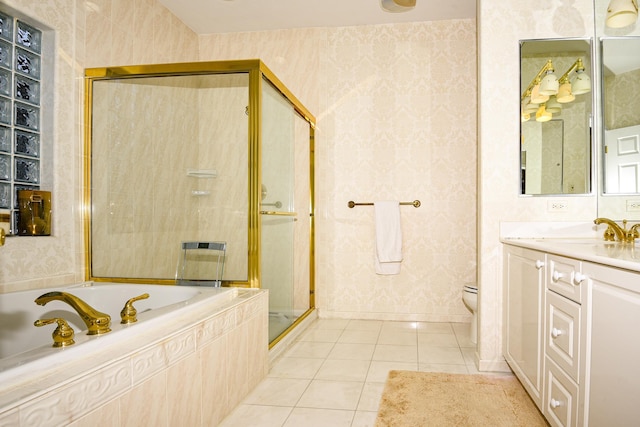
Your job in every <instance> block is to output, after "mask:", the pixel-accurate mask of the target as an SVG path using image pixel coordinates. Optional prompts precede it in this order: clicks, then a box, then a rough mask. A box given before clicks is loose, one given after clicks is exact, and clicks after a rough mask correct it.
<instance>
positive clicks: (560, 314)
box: [541, 254, 587, 427]
mask: <svg viewBox="0 0 640 427" xmlns="http://www.w3.org/2000/svg"><path fill="white" fill-rule="evenodd" d="M582 268H583V263H582V262H581V261H579V260H575V259H571V258H566V257H561V256H558V255H553V254H547V282H546V283H547V289H546V293H545V299H546V304H545V339H544V350H545V351H544V353H545V365H544V385H545V387H544V392H543V397H542V402H543V403H542V407H541V410H542V413H543V414H544V415H545V417H546V418H547V421H549V423H550V424H551V425H553V426H562V427H565V426H578V425H582V422H581V420H580V418H582V415H583V414H582V412H581V407H582V402H583V399H581V394H580V393H581V391H582V389H581V384H582V383H584V360H583V359H584V349H585V347H584V346H585V345H586V341H585V323H584V322H583V320H582V319H583V311H584V309H583V307H582V304H581V303H582V301H584V300H585V299H586V296H585V294H586V290H587V285H586V280H585V279H586V277H585V275H584V273H583V271H582Z"/></svg>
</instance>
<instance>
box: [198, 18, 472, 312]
mask: <svg viewBox="0 0 640 427" xmlns="http://www.w3.org/2000/svg"><path fill="white" fill-rule="evenodd" d="M475 45H476V38H475V23H474V22H473V21H472V20H461V21H445V22H429V23H414V24H400V25H381V26H363V27H345V28H333V29H303V30H286V31H285V30H282V31H270V32H263V33H240V34H222V35H211V36H204V37H202V38H201V55H202V56H201V58H202V59H203V60H212V59H228V58H231V57H237V58H251V57H258V56H259V57H260V58H261V59H263V60H264V61H265V63H266V64H267V65H268V66H269V67H270V68H271V69H272V70H273V71H274V72H275V73H276V75H278V77H279V78H280V79H281V80H282V81H283V82H284V83H285V84H286V85H287V87H288V88H289V89H290V90H291V91H292V92H293V93H294V94H295V95H296V96H297V97H298V98H299V99H300V100H301V101H302V102H303V104H305V106H306V107H307V108H309V109H310V111H311V112H312V113H314V114H315V115H316V117H317V119H318V131H317V133H316V189H317V192H316V198H317V208H318V211H317V212H316V220H317V229H316V246H317V249H316V257H317V258H316V262H317V278H316V289H317V293H316V296H317V306H318V307H319V308H320V313H321V315H324V316H335V317H350V318H387V319H414V320H460V321H462V320H468V319H469V312H468V310H467V309H466V308H465V307H464V305H463V303H462V299H461V297H462V286H463V283H465V282H468V281H474V280H475V268H476V262H475V251H476V245H475V230H476V229H475V225H476V224H475V204H476V188H475V185H476V184H475V180H476V150H477V147H476V120H475V115H476V106H475V102H476V101H475V93H476V51H475ZM414 199H419V200H420V201H421V202H422V206H421V207H420V208H418V209H416V208H413V207H411V206H403V207H402V208H401V221H402V228H403V235H404V245H403V251H404V261H403V263H402V271H401V273H400V275H398V276H379V275H376V274H375V271H374V258H373V257H374V218H373V208H372V207H356V208H354V209H349V208H348V207H347V202H348V201H349V200H355V201H359V202H371V201H375V200H401V201H413V200H414Z"/></svg>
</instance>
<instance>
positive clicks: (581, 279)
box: [573, 273, 587, 285]
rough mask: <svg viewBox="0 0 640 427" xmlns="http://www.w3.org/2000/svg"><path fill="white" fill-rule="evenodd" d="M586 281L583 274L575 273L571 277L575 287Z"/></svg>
mask: <svg viewBox="0 0 640 427" xmlns="http://www.w3.org/2000/svg"><path fill="white" fill-rule="evenodd" d="M586 279H587V276H586V275H585V274H582V273H576V274H575V275H574V276H573V283H575V284H576V285H579V284H580V283H582V282H584V281H585V280H586Z"/></svg>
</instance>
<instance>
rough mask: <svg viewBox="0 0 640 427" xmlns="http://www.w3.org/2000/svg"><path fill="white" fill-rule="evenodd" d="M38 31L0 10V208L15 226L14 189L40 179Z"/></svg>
mask: <svg viewBox="0 0 640 427" xmlns="http://www.w3.org/2000/svg"><path fill="white" fill-rule="evenodd" d="M42 36H43V32H42V31H41V30H39V29H38V28H35V27H34V26H33V25H30V24H27V23H25V22H22V21H21V20H20V19H18V18H16V17H14V16H11V15H10V14H8V13H5V12H3V11H0V209H9V210H11V217H12V231H14V232H15V230H17V222H18V220H19V219H18V215H19V213H18V191H19V190H39V189H40V184H41V158H40V156H41V135H40V131H41V129H42V125H41V116H42V114H41V113H42V112H41V109H42V105H41V84H42V83H41V71H42V68H41V66H42Z"/></svg>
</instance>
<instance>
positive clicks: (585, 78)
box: [520, 58, 591, 122]
mask: <svg viewBox="0 0 640 427" xmlns="http://www.w3.org/2000/svg"><path fill="white" fill-rule="evenodd" d="M574 72H575V75H574V76H573V77H571V76H572V74H573V73H574ZM590 91H591V78H590V77H589V74H588V73H586V72H585V68H584V64H583V62H582V58H578V59H577V60H576V61H575V62H574V63H573V64H572V65H571V67H569V69H568V70H567V71H566V72H565V73H564V74H563V75H562V77H560V78H559V79H558V78H556V76H555V74H554V69H553V63H552V62H551V60H548V61H547V62H546V63H545V64H544V66H543V67H542V68H541V69H540V71H538V74H536V76H535V77H534V78H533V80H531V83H529V86H528V87H527V89H526V90H525V91H524V93H523V94H522V96H521V97H520V102H521V110H522V114H527V113H529V114H533V112H534V111H535V112H536V121H538V122H545V121H548V120H551V115H553V114H557V113H559V112H560V111H561V110H562V106H561V105H560V104H566V103H568V102H571V101H573V100H575V99H576V97H575V96H576V95H581V94H583V93H587V92H590ZM543 103H544V105H542V104H543ZM537 104H540V105H537ZM541 107H544V108H541Z"/></svg>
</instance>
